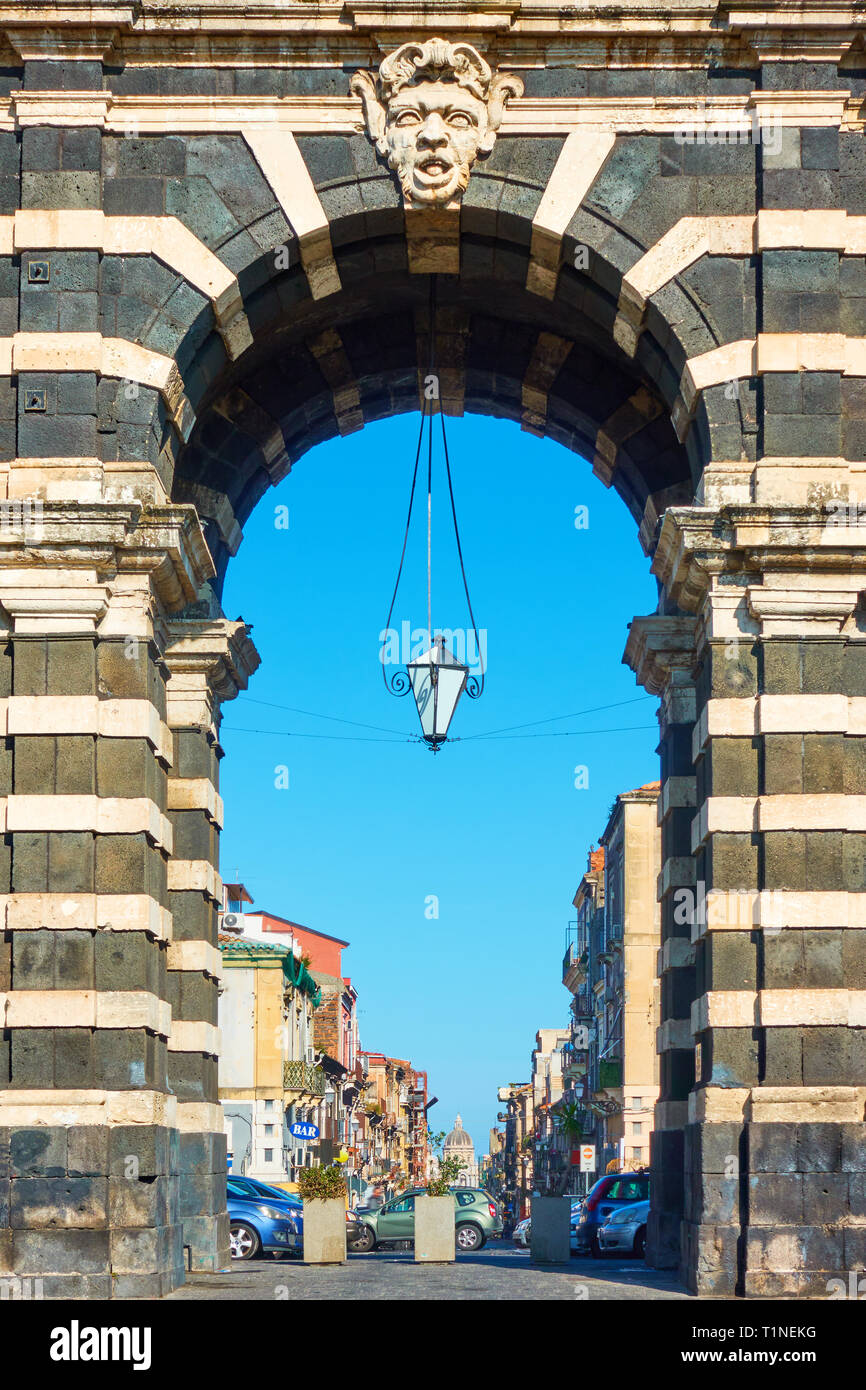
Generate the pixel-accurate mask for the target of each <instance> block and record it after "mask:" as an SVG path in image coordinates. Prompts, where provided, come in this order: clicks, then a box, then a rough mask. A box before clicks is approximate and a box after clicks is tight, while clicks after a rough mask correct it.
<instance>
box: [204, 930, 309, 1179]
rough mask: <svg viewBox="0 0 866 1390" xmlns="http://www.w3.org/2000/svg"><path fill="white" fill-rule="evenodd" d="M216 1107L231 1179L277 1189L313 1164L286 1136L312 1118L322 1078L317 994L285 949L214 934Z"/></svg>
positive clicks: (303, 1147)
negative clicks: (218, 961)
mask: <svg viewBox="0 0 866 1390" xmlns="http://www.w3.org/2000/svg"><path fill="white" fill-rule="evenodd" d="M220 953H221V955H222V964H223V979H222V986H221V991H220V1003H219V1024H220V1030H221V1034H222V1049H223V1050H222V1057H223V1064H222V1068H221V1072H220V1102H221V1105H222V1109H223V1112H224V1115H225V1124H226V1136H227V1142H228V1155H229V1165H230V1168H231V1170H232V1171H233V1172H238V1173H243V1174H245V1175H246V1176H248V1177H252V1178H258V1179H259V1180H260V1181H262V1182H266V1183H272V1184H274V1185H276V1186H282V1185H286V1184H290V1183H294V1182H295V1181H296V1179H297V1174H298V1170H299V1168H302V1167H312V1166H314V1165H315V1163H316V1162H317V1161H318V1155H317V1154H316V1151H315V1147H314V1146H313V1145H310V1144H307V1143H303V1144H302V1141H300V1140H299V1139H297V1138H296V1137H295V1136H293V1135H292V1132H291V1127H292V1125H293V1124H295V1123H296V1122H304V1123H306V1122H307V1121H308V1120H309V1119H310V1117H311V1115H312V1114H317V1107H318V1104H319V1103H320V1099H319V1098H320V1096H321V1094H322V1093H323V1092H324V1088H325V1074H324V1072H323V1071H322V1070H321V1068H319V1067H318V1066H316V1065H313V1064H312V1063H311V1061H310V1059H311V1058H313V1057H314V1055H315V1049H314V1041H313V1040H314V1036H315V1021H314V1015H315V1009H316V1006H317V1005H318V1004H319V1003H320V1000H321V992H320V989H319V986H318V985H317V984H316V982H315V980H314V979H313V977H312V975H311V974H310V972H309V971H308V970H307V969H306V967H305V966H304V964H303V962H302V961H301V960H300V958H299V957H298V956H296V955H295V954H294V953H293V952H292V950H291V948H290V947H289V946H286V945H283V944H281V943H279V942H270V943H266V942H264V941H262V940H260V939H253V938H246V937H244V936H242V935H241V934H240V933H235V932H228V931H223V932H221V933H220Z"/></svg>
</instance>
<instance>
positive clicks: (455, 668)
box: [406, 637, 469, 753]
mask: <svg viewBox="0 0 866 1390" xmlns="http://www.w3.org/2000/svg"><path fill="white" fill-rule="evenodd" d="M406 672H407V675H408V676H409V680H410V683H411V685H412V694H413V695H414V697H415V704H416V705H417V706H418V717H419V719H420V720H421V731H422V735H423V738H424V741H425V743H427V744H428V745H429V746H430V748H431V749H432V751H433V752H434V753H438V751H439V745H440V744H442V743H444V742H445V740H446V738H447V737H448V727H449V725H450V723H451V720H452V718H453V716H454V711H455V709H456V708H457V701H458V700H459V699H460V696H461V695H462V694H463V691H464V690H465V689H466V681H467V677H468V675H469V667H468V666H462V665H461V664H460V662H459V661H458V660H457V658H456V657H455V656H454V654H453V652H450V651H449V650H448V648H447V647H446V645H445V639H444V637H436V638H434V640H433V646H432V647H431V648H430V650H429V651H428V652H424V654H423V656H419V657H417V658H416V660H415V661H410V662H408V664H407V666H406Z"/></svg>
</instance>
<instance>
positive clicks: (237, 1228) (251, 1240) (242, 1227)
mask: <svg viewBox="0 0 866 1390" xmlns="http://www.w3.org/2000/svg"><path fill="white" fill-rule="evenodd" d="M261 1244H262V1243H261V1241H260V1240H259V1233H258V1231H256V1230H255V1229H254V1228H253V1227H252V1226H248V1225H247V1224H246V1222H245V1221H233V1222H232V1223H231V1225H230V1227H229V1246H230V1247H231V1252H232V1259H233V1260H252V1259H253V1258H254V1257H255V1256H256V1255H257V1254H258V1253H259V1250H260V1249H261Z"/></svg>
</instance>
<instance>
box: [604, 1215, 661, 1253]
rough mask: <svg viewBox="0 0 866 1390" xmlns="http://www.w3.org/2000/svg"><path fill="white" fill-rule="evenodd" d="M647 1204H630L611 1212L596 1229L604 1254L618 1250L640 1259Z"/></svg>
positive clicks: (644, 1245) (643, 1247)
mask: <svg viewBox="0 0 866 1390" xmlns="http://www.w3.org/2000/svg"><path fill="white" fill-rule="evenodd" d="M649 1208H650V1204H649V1202H648V1201H647V1202H630V1203H629V1205H628V1206H627V1207H618V1208H617V1209H616V1210H615V1211H612V1212H611V1214H610V1216H609V1217H608V1218H607V1220H606V1221H605V1223H604V1225H603V1226H599V1228H598V1243H599V1245H600V1246H601V1249H602V1250H604V1251H605V1252H606V1251H608V1250H618V1251H620V1252H627V1253H628V1254H631V1255H637V1256H638V1257H640V1258H642V1257H643V1255H644V1253H645V1251H646V1222H647V1216H648V1215H649Z"/></svg>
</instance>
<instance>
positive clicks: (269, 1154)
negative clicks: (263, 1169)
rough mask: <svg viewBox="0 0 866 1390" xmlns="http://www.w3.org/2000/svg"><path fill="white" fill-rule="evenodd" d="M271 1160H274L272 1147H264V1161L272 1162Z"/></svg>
mask: <svg viewBox="0 0 866 1390" xmlns="http://www.w3.org/2000/svg"><path fill="white" fill-rule="evenodd" d="M273 1161H274V1151H273V1149H265V1163H273Z"/></svg>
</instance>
